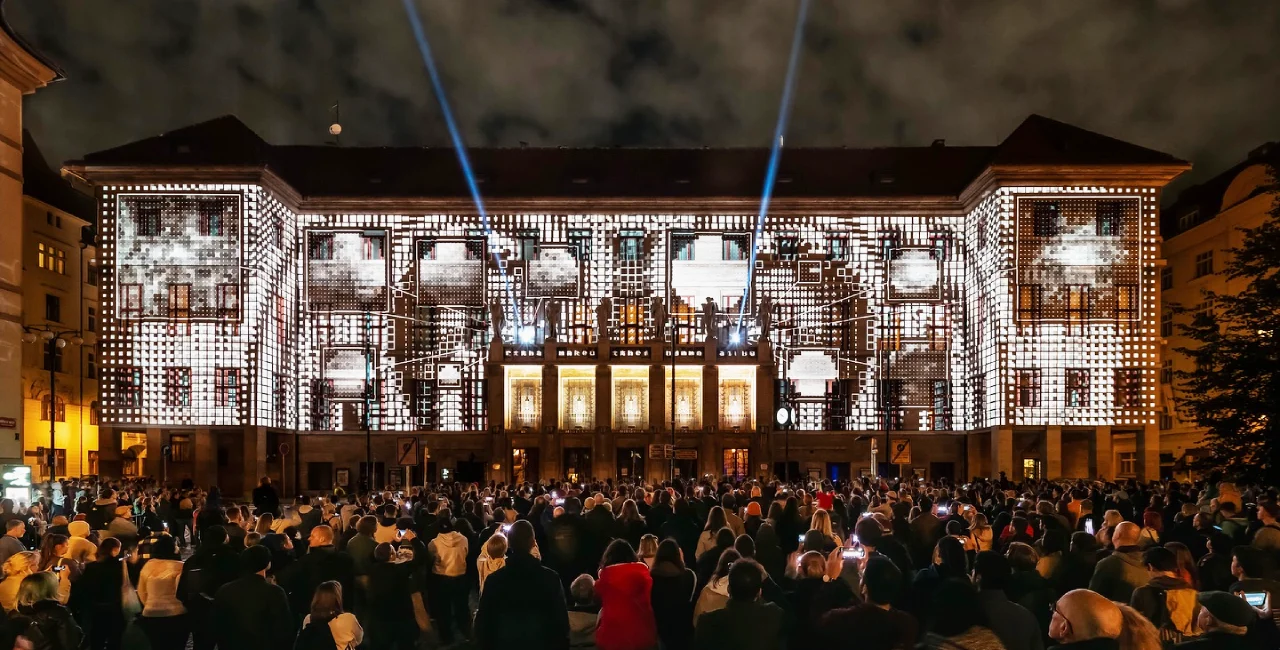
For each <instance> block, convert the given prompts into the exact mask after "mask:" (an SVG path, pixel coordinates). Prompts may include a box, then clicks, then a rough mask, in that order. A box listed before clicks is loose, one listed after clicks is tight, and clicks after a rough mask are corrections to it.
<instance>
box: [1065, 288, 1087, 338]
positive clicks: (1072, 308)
mask: <svg viewBox="0 0 1280 650" xmlns="http://www.w3.org/2000/svg"><path fill="white" fill-rule="evenodd" d="M1087 320H1089V287H1087V286H1085V285H1083V284H1070V285H1067V334H1083V333H1084V332H1083V330H1084V322H1085V321H1087Z"/></svg>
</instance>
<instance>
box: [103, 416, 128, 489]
mask: <svg viewBox="0 0 1280 650" xmlns="http://www.w3.org/2000/svg"><path fill="white" fill-rule="evenodd" d="M122 442H123V441H122V436H121V435H120V429H117V428H116V427H112V426H106V425H100V426H99V427H98V475H99V476H101V477H103V478H120V477H121V476H123V475H124V456H123V455H122V454H121V453H120V452H121V449H120V445H121V443H122Z"/></svg>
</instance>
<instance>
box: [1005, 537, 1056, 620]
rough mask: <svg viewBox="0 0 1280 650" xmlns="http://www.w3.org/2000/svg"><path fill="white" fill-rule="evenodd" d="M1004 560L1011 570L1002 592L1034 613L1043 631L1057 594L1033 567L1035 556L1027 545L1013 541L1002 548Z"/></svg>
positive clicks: (1034, 552)
mask: <svg viewBox="0 0 1280 650" xmlns="http://www.w3.org/2000/svg"><path fill="white" fill-rule="evenodd" d="M1005 559H1007V560H1008V561H1009V568H1010V569H1012V570H1013V575H1012V576H1010V578H1009V586H1008V587H1007V588H1006V589H1005V593H1006V594H1008V596H1009V600H1012V601H1013V602H1015V603H1017V604H1019V605H1022V606H1023V607H1025V608H1027V611H1029V612H1031V613H1032V614H1033V615H1035V617H1036V620H1037V621H1038V622H1039V623H1040V630H1041V631H1042V632H1046V633H1047V632H1048V630H1049V623H1050V617H1049V612H1050V609H1051V607H1052V604H1053V602H1054V600H1055V599H1056V597H1057V593H1055V592H1054V590H1053V585H1051V584H1050V583H1049V581H1048V580H1045V579H1044V576H1042V575H1040V572H1039V571H1037V570H1036V565H1037V564H1038V563H1039V559H1040V558H1039V555H1038V554H1037V553H1036V550H1035V549H1034V548H1032V547H1031V546H1030V545H1027V544H1023V543H1022V542H1014V543H1012V544H1010V545H1009V549H1008V550H1007V551H1005Z"/></svg>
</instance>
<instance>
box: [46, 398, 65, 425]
mask: <svg viewBox="0 0 1280 650" xmlns="http://www.w3.org/2000/svg"><path fill="white" fill-rule="evenodd" d="M56 404H57V408H56V410H55V412H54V419H55V421H56V422H66V421H67V401H66V400H64V399H62V398H61V397H59V398H58V399H57V401H56ZM40 419H41V420H44V421H45V422H48V421H49V396H48V395H45V396H44V397H43V398H42V399H41V400H40Z"/></svg>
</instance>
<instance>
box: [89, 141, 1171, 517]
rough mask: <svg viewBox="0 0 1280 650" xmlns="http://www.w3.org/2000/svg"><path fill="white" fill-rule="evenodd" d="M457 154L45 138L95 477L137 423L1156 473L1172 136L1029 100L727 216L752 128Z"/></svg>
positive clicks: (334, 471)
mask: <svg viewBox="0 0 1280 650" xmlns="http://www.w3.org/2000/svg"><path fill="white" fill-rule="evenodd" d="M471 156H472V157H473V163H474V169H475V170H476V171H475V176H474V177H473V178H464V177H462V176H461V173H460V172H459V166H458V164H457V161H456V159H455V153H454V152H453V151H451V150H440V149H347V148H337V147H287V146H276V145H270V144H267V143H265V142H263V141H262V140H261V139H260V138H258V136H257V135H255V134H253V133H252V131H250V130H248V129H247V128H246V127H245V126H244V125H243V124H241V123H240V122H238V121H237V120H235V119H234V118H220V119H218V120H214V121H211V122H208V123H204V124H200V125H196V126H193V127H188V128H186V129H181V130H178V131H174V132H172V133H169V134H166V135H164V136H160V137H157V138H152V139H148V140H144V141H140V142H137V143H133V144H129V145H125V146H122V147H119V148H116V149H112V150H108V151H104V152H99V153H96V154H90V155H88V156H86V157H85V158H84V159H83V160H79V161H74V162H72V163H69V164H68V166H67V168H66V172H67V173H69V174H71V175H74V176H76V177H78V178H80V179H82V180H83V181H85V182H87V183H89V184H91V185H92V186H93V187H94V188H95V191H96V199H97V203H98V217H99V223H100V232H101V254H100V256H101V259H102V267H103V277H102V281H103V285H102V286H103V287H104V291H103V294H102V300H101V307H102V318H103V325H102V327H103V331H102V342H101V344H100V349H101V350H102V361H101V363H102V365H103V367H104V369H105V371H106V372H107V373H108V375H107V376H108V377H109V379H108V381H107V382H106V383H105V384H104V386H103V391H102V398H101V401H102V418H103V426H101V427H100V429H99V431H100V442H99V447H100V452H99V454H100V455H99V467H100V471H101V472H102V473H104V474H110V473H112V470H113V468H114V467H115V466H116V463H118V462H120V459H119V458H118V457H117V456H116V453H117V452H116V450H118V449H122V448H123V447H124V446H127V445H126V443H127V442H128V441H135V440H140V439H141V440H145V446H146V448H148V449H152V450H154V449H155V448H157V447H161V446H164V445H168V446H169V448H170V450H171V454H172V458H171V459H170V461H169V462H166V463H163V465H161V462H160V461H161V459H158V458H156V456H155V455H154V454H153V453H152V454H148V459H152V460H149V461H148V464H147V465H146V467H144V469H146V470H147V472H148V473H153V474H156V475H160V474H162V473H164V474H166V475H167V476H169V477H170V478H180V477H181V478H185V477H190V478H192V479H193V480H196V481H198V482H203V483H217V484H219V485H220V486H222V487H223V488H224V489H226V490H230V491H232V492H235V491H236V490H237V488H239V489H242V490H247V489H248V488H249V487H251V486H252V485H253V484H254V483H256V480H257V477H259V476H261V475H265V474H273V475H277V476H279V477H281V478H283V479H284V480H285V481H286V483H287V484H289V482H290V481H292V482H294V483H296V485H297V486H298V487H299V488H301V489H304V490H321V489H328V488H330V487H332V485H333V484H335V483H338V484H346V485H348V486H351V485H356V484H358V483H359V482H360V480H361V478H362V477H363V476H364V475H365V474H366V473H367V472H369V471H370V470H371V471H372V472H373V480H374V482H375V483H379V484H381V483H384V482H388V483H404V482H406V481H411V482H415V483H416V482H419V481H422V480H439V479H449V478H455V479H458V480H482V479H494V480H537V479H553V478H569V479H582V478H586V477H593V476H594V477H598V478H604V477H629V476H637V475H638V476H643V477H646V478H666V477H668V476H670V475H672V474H675V475H678V476H691V475H702V474H714V475H730V476H736V477H747V476H751V477H755V476H773V475H775V474H776V475H790V476H797V475H817V476H828V477H847V476H850V475H854V474H857V473H860V472H867V471H871V469H872V468H871V458H872V451H871V449H872V445H873V441H874V443H875V444H876V445H877V446H878V452H879V456H878V461H879V463H881V466H880V467H877V468H876V469H877V471H884V470H886V469H888V467H887V466H886V465H884V463H885V462H886V461H890V462H892V463H894V465H895V466H896V469H901V470H904V471H916V472H919V473H921V474H925V475H930V476H950V477H954V478H959V477H963V476H973V475H983V476H994V475H997V474H999V473H1005V474H1006V475H1008V476H1010V477H1015V478H1016V477H1020V476H1024V475H1036V476H1055V477H1056V476H1085V475H1094V476H1097V475H1101V476H1107V477H1112V476H1117V475H1127V476H1137V477H1154V476H1155V475H1156V472H1157V471H1158V454H1159V450H1160V442H1159V437H1158V427H1157V422H1156V416H1157V389H1156V380H1157V372H1158V370H1159V360H1158V354H1159V338H1158V336H1157V334H1158V332H1157V327H1158V316H1157V314H1158V308H1157V305H1158V298H1159V296H1158V268H1159V255H1158V244H1159V239H1158V238H1159V232H1158V223H1157V221H1158V218H1157V208H1158V205H1159V197H1160V190H1161V188H1162V187H1163V186H1164V185H1165V184H1166V183H1167V182H1168V181H1169V180H1170V179H1171V178H1173V177H1174V176H1176V175H1177V174H1179V173H1181V172H1182V171H1183V170H1185V169H1186V168H1187V164H1186V163H1184V162H1182V161H1179V160H1176V159H1174V158H1172V157H1170V156H1167V155H1165V154H1161V153H1158V152H1154V151H1150V150H1147V149H1143V148H1140V147H1137V146H1134V145H1129V144H1126V143H1122V142H1119V141H1116V140H1113V139H1110V138H1106V137H1104V136H1100V135H1097V134H1093V133H1090V132H1088V131H1084V130H1081V129H1078V128H1075V127H1071V126H1068V125H1065V124H1062V123H1059V122H1055V121H1053V120H1049V119H1046V118H1042V117H1038V116H1033V117H1031V118H1029V119H1028V120H1027V121H1026V122H1024V123H1023V124H1022V125H1021V126H1020V127H1019V128H1018V129H1017V130H1015V131H1014V133H1013V134H1011V135H1010V137H1009V138H1007V139H1006V140H1005V141H1004V142H1003V143H1001V144H1000V145H998V146H992V147H947V146H945V143H942V142H938V143H935V145H934V146H932V147H916V148H905V147H904V148H893V149H872V150H853V149H797V150H788V151H787V152H786V153H785V155H784V156H783V159H782V163H781V167H780V170H779V172H778V182H777V184H776V186H775V188H774V196H773V200H772V204H771V207H770V210H769V213H768V215H767V217H766V218H763V219H758V218H757V210H758V205H759V202H760V197H759V193H760V186H759V182H760V181H759V179H760V178H762V177H763V172H764V169H765V166H766V164H767V162H768V152H767V151H756V150H709V149H696V150H627V149H613V150H568V149H550V150H548V149H508V150H501V149H497V150H475V151H472V152H471ZM469 188H474V189H476V190H478V193H479V194H480V195H482V196H483V200H484V202H485V203H484V205H485V206H486V210H484V211H483V212H481V211H480V210H478V209H477V202H476V200H475V197H474V196H472V195H471V194H470V193H469V191H468V189H469ZM782 407H786V408H787V412H788V413H789V417H786V418H783V417H780V416H781V414H780V413H779V409H780V408H782ZM366 431H367V432H368V433H367V434H366ZM125 438H128V440H126V439H125ZM904 443H906V444H904ZM1122 444H1129V445H1132V448H1133V449H1134V450H1135V452H1136V453H1137V456H1135V457H1121V456H1117V452H1116V451H1115V449H1116V448H1117V447H1119V446H1120V445H1122ZM891 448H892V449H891ZM366 455H368V456H371V457H372V458H373V461H374V462H373V464H372V467H370V466H368V465H366V464H365V463H364V460H365V457H366ZM668 455H669V456H670V458H668ZM887 456H888V458H887ZM402 466H404V467H402ZM896 469H895V471H896Z"/></svg>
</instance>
